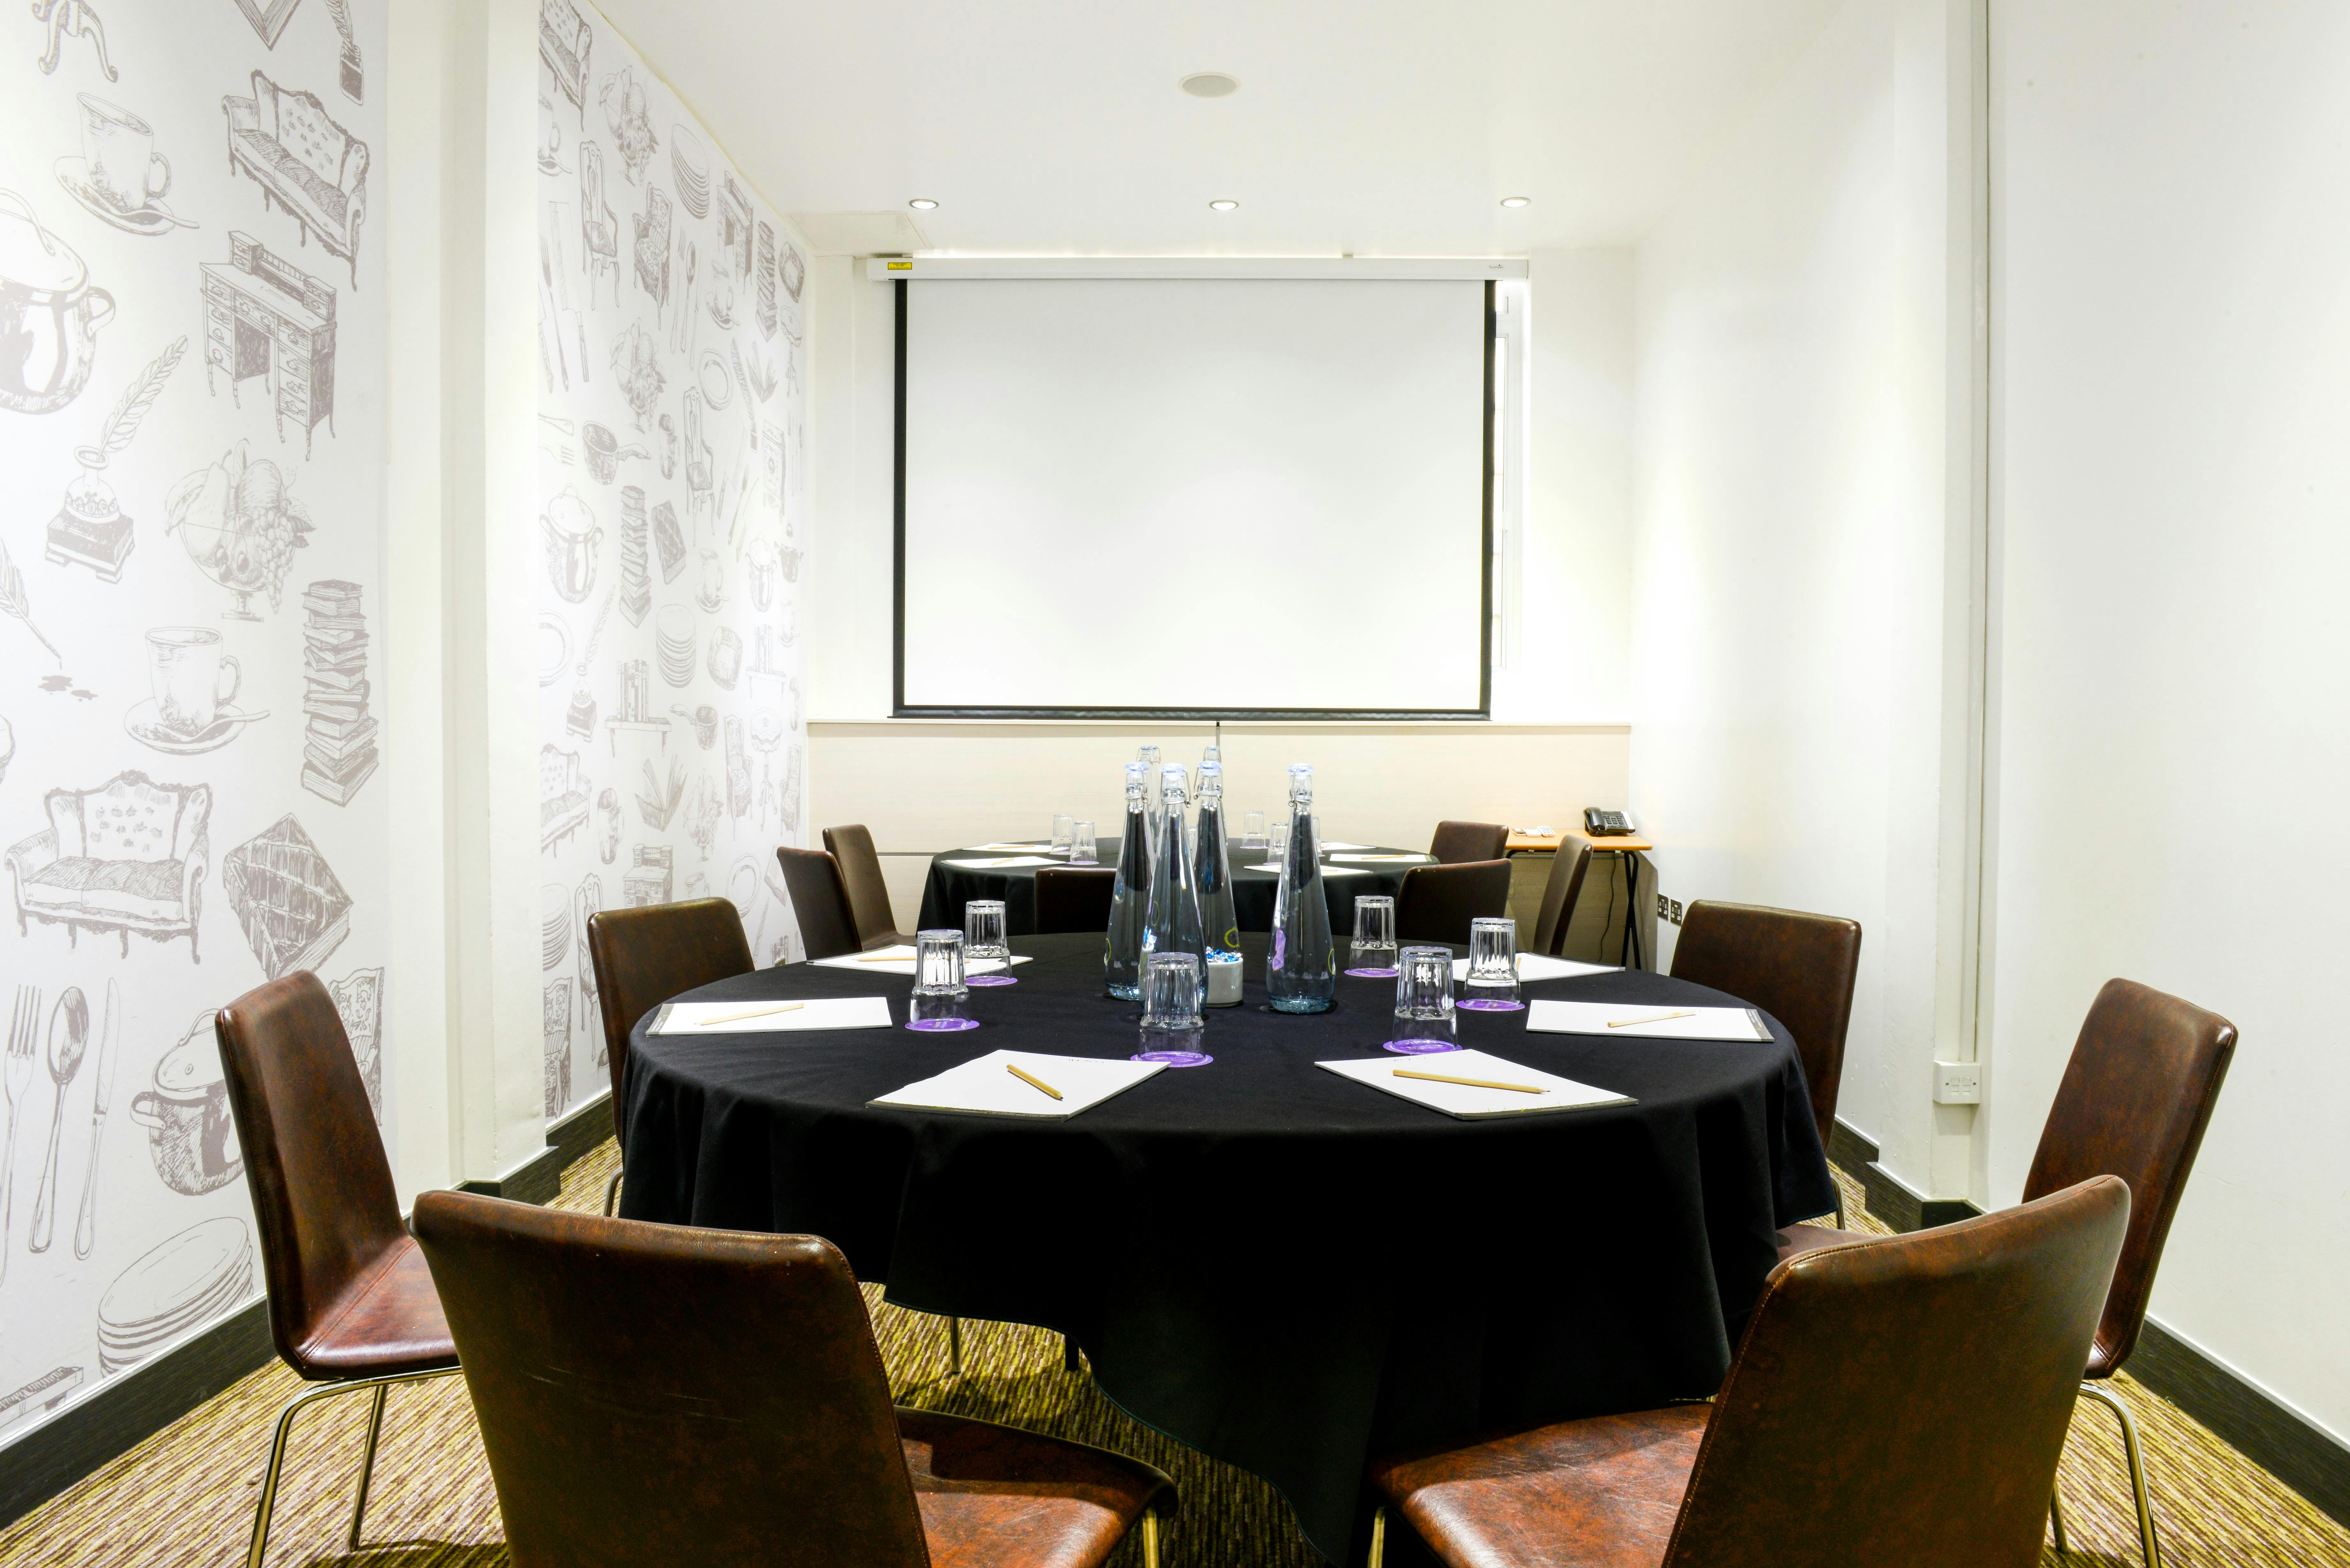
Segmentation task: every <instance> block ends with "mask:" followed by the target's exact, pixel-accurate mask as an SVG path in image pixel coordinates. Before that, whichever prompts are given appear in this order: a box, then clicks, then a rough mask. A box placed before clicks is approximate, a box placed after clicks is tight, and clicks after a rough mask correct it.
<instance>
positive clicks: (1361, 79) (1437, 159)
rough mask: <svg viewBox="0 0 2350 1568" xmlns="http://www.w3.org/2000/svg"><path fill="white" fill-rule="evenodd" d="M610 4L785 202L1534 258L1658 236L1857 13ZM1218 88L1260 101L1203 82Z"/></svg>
mask: <svg viewBox="0 0 2350 1568" xmlns="http://www.w3.org/2000/svg"><path fill="white" fill-rule="evenodd" d="M598 3H599V4H601V5H602V6H603V9H604V11H605V13H606V15H607V16H609V17H610V18H611V20H612V22H613V23H614V24H615V25H616V26H619V29H620V31H621V32H622V33H623V34H625V35H626V36H628V38H629V41H630V42H631V43H633V44H634V45H635V46H636V47H637V48H638V49H639V51H640V52H641V53H642V54H643V55H644V56H645V57H646V59H647V60H649V61H650V63H651V65H652V67H653V68H654V69H655V70H657V71H659V72H660V74H661V75H662V76H663V77H664V78H667V79H668V81H669V83H670V85H671V87H672V88H675V89H676V90H677V92H678V94H679V96H680V97H681V98H682V99H685V101H686V102H687V103H689V104H691V106H693V108H694V109H695V110H696V111H697V112H698V113H699V114H700V115H701V116H702V119H704V120H705V121H706V122H707V123H708V125H709V127H710V129H711V130H712V132H713V133H714V134H715V135H716V136H717V138H718V140H719V141H720V142H721V143H722V144H723V146H724V147H725V148H726V150H727V151H729V152H730V153H731V154H733V158H734V160H735V161H736V162H737V163H738V164H740V165H741V166H742V167H743V171H744V172H746V173H747V174H749V175H750V177H751V178H752V180H753V181H754V182H755V183H756V184H757V185H758V186H759V187H760V189H761V190H762V192H764V194H765V196H766V197H767V199H768V200H769V201H770V202H773V203H774V204H775V206H776V207H778V208H780V209H782V210H783V211H785V212H790V213H833V214H849V213H873V214H881V213H894V214H899V215H910V216H911V218H912V219H913V222H914V223H915V224H916V225H918V233H919V235H920V239H922V240H925V241H927V242H928V248H930V249H931V250H935V251H939V252H946V253H954V254H1030V255H1053V254H1072V255H1095V254H1128V255H1193V254H1205V255H1216V254H1255V255H1328V254H1338V253H1351V254H1358V255H1522V254H1526V253H1527V252H1529V251H1532V250H1534V249H1538V248H1547V247H1551V246H1576V245H1592V244H1628V243H1630V242H1632V241H1633V240H1636V239H1638V237H1639V236H1640V235H1641V234H1643V233H1644V232H1646V230H1647V229H1648V226H1649V225H1650V224H1651V223H1654V222H1655V221H1656V219H1657V218H1658V216H1659V214H1660V213H1663V212H1664V211H1665V210H1666V208H1667V207H1668V206H1669V203H1670V202H1671V198H1672V196H1673V195H1674V193H1675V192H1677V191H1679V189H1680V187H1681V185H1682V183H1683V182H1685V181H1686V180H1687V179H1688V178H1689V177H1690V175H1691V174H1692V173H1693V172H1694V171H1696V170H1697V169H1698V168H1699V167H1700V165H1701V164H1702V162H1703V161H1704V159H1705V158H1706V156H1707V155H1708V154H1709V153H1710V152H1711V151H1712V150H1713V149H1714V148H1715V147H1716V146H1718V145H1719V144H1720V142H1721V140H1722V138H1724V137H1725V136H1727V135H1728V134H1730V132H1731V129H1732V128H1733V127H1735V126H1736V125H1737V124H1738V123H1739V121H1740V119H1742V115H1743V113H1744V111H1745V110H1746V109H1747V108H1748V106H1749V105H1751V104H1752V102H1753V101H1754V100H1755V99H1756V98H1757V97H1758V96H1759V95H1760V94H1761V93H1762V92H1763V90H1764V89H1765V88H1768V87H1770V86H1771V85H1772V84H1773V82H1774V81H1776V80H1777V79H1778V78H1779V77H1780V75H1781V74H1782V73H1783V72H1784V71H1785V70H1786V68H1787V67H1788V66H1789V65H1790V64H1792V63H1793V61H1794V57H1795V56H1796V55H1797V54H1799V53H1801V52H1802V50H1803V48H1804V46H1805V45H1807V44H1808V43H1810V42H1811V40H1812V38H1813V37H1814V36H1815V35H1816V34H1817V33H1818V31H1819V29H1820V28H1821V26H1823V25H1824V24H1825V22H1826V20H1827V18H1828V16H1830V15H1831V14H1832V13H1833V12H1834V11H1835V8H1836V6H1837V5H1838V4H1839V0H1454V3H1452V4H1438V3H1435V0H1418V3H1413V0H1351V3H1341V0H1293V3H1284V0H1201V3H1182V0H1171V3H1170V0H1158V3H1156V4H1149V5H1139V4H1134V3H1132V0H861V3H857V4H847V3H841V0H835V3H833V4H828V5H814V4H809V3H808V0H781V3H777V0H598ZM1209 70H1213V71H1223V72H1228V73H1229V74H1231V75H1232V76H1234V77H1237V78H1240V81H1241V84H1242V86H1241V90H1240V91H1239V92H1238V93H1236V94H1234V95H1233V96H1232V97H1230V98H1226V99H1196V98H1192V97H1191V96H1189V95H1187V94H1185V93H1183V92H1180V91H1179V90H1178V89H1177V88H1176V85H1175V84H1176V80H1177V78H1180V77H1182V76H1185V75H1188V74H1190V73H1191V72H1193V71H1209ZM1505 195H1527V196H1531V197H1533V198H1534V204H1533V205H1532V206H1530V207H1527V208H1523V209H1521V210H1518V211H1514V212H1511V211H1504V210H1503V208H1502V207H1501V206H1500V205H1499V204H1498V203H1499V202H1500V199H1501V198H1502V197H1503V196H1505ZM916 196H927V197H931V198H934V199H936V200H937V202H939V207H938V209H937V210H936V211H935V212H928V213H911V214H907V209H906V202H907V201H908V199H910V198H911V197H916ZM1215 197H1231V198H1234V199H1237V200H1238V201H1239V202H1241V207H1240V210H1239V211H1237V212H1233V213H1214V212H1211V211H1209V209H1208V202H1209V201H1210V200H1211V198H1215ZM836 229H837V232H838V233H839V234H843V235H848V234H860V235H862V234H872V233H875V232H899V233H902V232H903V231H902V229H897V228H895V226H893V225H890V224H887V223H881V224H864V225H859V224H850V223H842V224H838V225H836ZM842 248H845V249H862V248H866V247H865V246H863V245H860V244H855V243H845V244H843V245H842ZM871 248H883V247H879V246H874V247H871Z"/></svg>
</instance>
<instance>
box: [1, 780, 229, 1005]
mask: <svg viewBox="0 0 2350 1568" xmlns="http://www.w3.org/2000/svg"><path fill="white" fill-rule="evenodd" d="M42 804H43V805H44V806H45V807H46V808H47V812H48V817H49V825H48V826H47V827H45V828H43V829H42V830H41V831H40V832H38V833H36V834H35V835H33V836H32V837H30V838H26V839H23V840H20V841H19V842H18V843H16V845H14V846H11V847H10V848H9V850H8V854H7V862H8V870H9V874H10V877H11V878H12V880H13V881H14V883H15V885H16V933H17V935H19V936H24V935H27V934H29V928H28V926H27V925H26V921H27V920H28V919H29V920H46V921H47V922H49V923H50V924H52V925H61V926H63V927H65V929H66V941H67V945H68V946H69V947H70V946H78V945H79V940H80V935H81V931H82V929H83V928H85V927H87V928H88V929H91V930H96V931H113V932H114V933H116V934H117V935H118V936H120V938H121V939H122V952H123V956H124V957H126V958H128V957H129V956H130V933H131V932H133V931H137V932H138V933H140V935H141V936H144V937H146V938H148V939H150V940H153V941H158V942H164V941H169V940H172V938H174V937H185V938H187V939H188V956H189V958H190V959H191V960H192V961H196V962H199V963H201V962H202V961H203V957H202V955H201V954H200V953H199V952H198V950H197V947H196V919H197V916H198V915H199V914H201V913H202V911H203V879H204V871H205V868H206V867H208V866H209V865H210V864H211V861H212V842H211V839H210V837H209V835H208V829H209V828H210V826H211V823H212V814H213V792H212V786H211V785H209V784H157V783H155V782H154V781H153V780H151V779H150V778H149V777H148V776H147V775H146V774H142V773H122V774H116V775H115V776H114V777H113V778H111V779H109V781H107V783H106V784H102V785H100V786H99V788H97V789H87V790H74V789H53V790H51V791H49V793H48V794H47V796H45V797H44V799H43V803H42Z"/></svg>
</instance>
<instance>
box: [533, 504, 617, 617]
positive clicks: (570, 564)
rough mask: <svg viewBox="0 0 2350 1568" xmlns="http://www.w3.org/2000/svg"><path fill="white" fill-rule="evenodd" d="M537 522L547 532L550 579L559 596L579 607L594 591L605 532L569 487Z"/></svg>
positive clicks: (594, 515) (547, 565)
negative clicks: (578, 604) (599, 550)
mask: <svg viewBox="0 0 2350 1568" xmlns="http://www.w3.org/2000/svg"><path fill="white" fill-rule="evenodd" d="M538 521H539V524H540V525H541V526H543V527H544V528H545V529H546V576H547V580H548V581H550V582H552V583H553V584H554V585H555V591H556V593H558V594H561V595H562V596H563V597H565V598H567V599H569V600H570V601H571V602H572V603H573V604H575V605H576V604H577V603H578V602H579V601H580V600H582V599H584V598H586V597H587V596H588V595H589V594H590V593H591V592H593V591H594V590H595V587H596V552H597V551H598V549H599V548H601V547H602V545H603V543H604V530H603V529H601V528H599V527H598V526H597V525H596V514H595V513H593V512H591V511H589V510H588V507H587V503H586V502H585V501H582V500H581V499H580V498H579V493H578V491H577V490H575V489H573V488H572V487H571V486H569V485H566V486H564V488H563V493H562V494H560V495H558V496H556V498H555V499H554V500H552V501H550V502H548V503H547V504H546V511H545V512H543V513H541V514H539V518H538Z"/></svg>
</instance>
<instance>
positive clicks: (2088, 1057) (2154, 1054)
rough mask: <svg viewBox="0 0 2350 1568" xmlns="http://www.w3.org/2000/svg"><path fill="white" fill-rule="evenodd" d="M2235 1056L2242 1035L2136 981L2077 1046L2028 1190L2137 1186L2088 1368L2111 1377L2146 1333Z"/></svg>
mask: <svg viewBox="0 0 2350 1568" xmlns="http://www.w3.org/2000/svg"><path fill="white" fill-rule="evenodd" d="M2235 1054H2236V1026H2235V1025H2234V1024H2232V1023H2229V1022H2228V1021H2227V1020H2226V1019H2224V1018H2222V1017H2220V1015H2219V1014H2218V1013H2216V1012H2205V1011H2203V1009H2201V1008H2199V1007H2198V1006H2196V1005H2195V1004H2194V1003H2192V1002H2182V1001H2180V1000H2179V999H2178V997H2175V996H2168V995H2165V994H2164V993H2163V992H2158V991H2156V990H2154V989H2153V988H2152V987H2150V986H2144V985H2140V984H2138V983H2137V981H2128V980H2109V981H2106V984H2105V989H2104V990H2102V991H2100V992H2097V1000H2096V1001H2095V1002H2094V1003H2092V1004H2091V1006H2090V1008H2089V1016H2088V1017H2087V1018H2086V1019H2085V1020H2084V1021H2083V1023H2082V1024H2081V1035H2080V1038H2079V1039H2078V1040H2077V1041H2075V1042H2074V1045H2073V1059H2072V1061H2071V1062H2069V1063H2067V1064H2065V1067H2064V1082H2062V1083H2060V1084H2059V1085H2057V1086H2056V1099H2055V1102H2054V1104H2053V1105H2051V1106H2049V1107H2048V1120H2047V1121H2046V1122H2045V1123H2044V1124H2043V1126H2042V1127H2041V1132H2040V1148H2039V1151H2038V1152H2037V1153H2035V1154H2034V1155H2033V1158H2032V1171H2031V1174H2030V1175H2028V1176H2026V1177H2025V1178H2024V1180H2023V1196H2024V1197H2025V1198H2026V1199H2033V1198H2037V1197H2039V1196H2040V1195H2041V1194H2042V1193H2043V1192H2053V1191H2054V1190H2055V1189H2058V1188H2060V1187H2069V1186H2071V1185H2072V1184H2073V1183H2074V1182H2076V1181H2083V1180H2085V1179H2088V1178H2089V1177H2092V1176H2117V1177H2120V1178H2121V1179H2123V1180H2124V1181H2126V1182H2128V1183H2129V1189H2130V1225H2129V1239H2128V1240H2127V1241H2125V1242H2124V1243H2123V1244H2122V1261H2121V1263H2120V1266H2119V1267H2117V1268H2116V1270H2115V1271H2114V1288H2113V1293H2112V1294H2111V1295H2109V1296H2108V1297H2107V1298H2106V1315H2105V1321H2104V1322H2102V1323H2100V1324H2098V1325H2097V1343H2096V1345H2095V1349H2094V1350H2093V1352H2092V1353H2091V1355H2090V1359H2089V1376H2092V1377H2104V1376H2107V1375H2109V1374H2110V1373H2112V1372H2113V1371H2114V1370H2115V1369H2116V1367H2118V1366H2121V1364H2122V1363H2123V1362H2125V1361H2126V1360H2128V1359H2129V1354H2130V1351H2131V1350H2132V1349H2133V1348H2134V1347H2135V1346H2136V1345H2137V1333H2138V1329H2139V1327H2140V1326H2141V1325H2142V1324H2144V1323H2145V1322H2146V1303H2147V1296H2148V1295H2150V1294H2151V1293H2153V1290H2154V1272H2155V1269H2156V1268H2157V1266H2158V1265H2159V1264H2160V1263H2161V1262H2162V1244H2163V1242H2164V1241H2165V1240H2167V1239H2168V1237H2169V1235H2170V1221H2171V1219H2172V1217H2173V1216H2175V1215H2176V1214H2177V1213H2178V1199H2179V1197H2180V1195H2181V1194H2182V1193H2184V1192H2185V1191H2186V1190H2187V1175H2188V1172H2189V1171H2190V1170H2192V1169H2194V1168H2195V1151H2196V1150H2197V1149H2199V1148H2200V1147H2202V1144H2203V1129H2204V1128H2205V1127H2209V1126H2210V1123H2211V1108H2212V1106H2215V1105H2217V1104H2218V1103H2219V1099H2220V1082H2221V1080H2223V1079H2224V1078H2226V1077H2227V1075H2228V1064H2229V1062H2230V1060H2231V1059H2232V1058H2233V1057H2234V1055H2235Z"/></svg>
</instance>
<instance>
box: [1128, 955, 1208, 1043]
mask: <svg viewBox="0 0 2350 1568" xmlns="http://www.w3.org/2000/svg"><path fill="white" fill-rule="evenodd" d="M1203 990H1204V981H1203V979H1202V976H1201V969H1200V955H1199V954H1197V953H1188V952H1154V953H1149V954H1147V955H1146V956H1145V957H1144V959H1143V961H1142V1049H1141V1050H1139V1051H1138V1052H1136V1053H1135V1054H1134V1060H1136V1061H1138V1062H1164V1063H1166V1064H1168V1065H1169V1066H1170V1067H1198V1066H1201V1065H1204V1064H1206V1063H1208V1062H1210V1061H1211V1060H1213V1058H1211V1057H1210V1056H1209V1055H1208V1054H1206V1053H1205V1052H1203V1051H1201V1049H1200V1047H1201V1044H1204V1042H1205V1039H1206V1033H1205V1032H1206V1027H1207V1019H1206V1015H1205V1014H1204V1013H1203V1012H1201V1002H1202V1001H1203V994H1202V993H1203Z"/></svg>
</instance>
